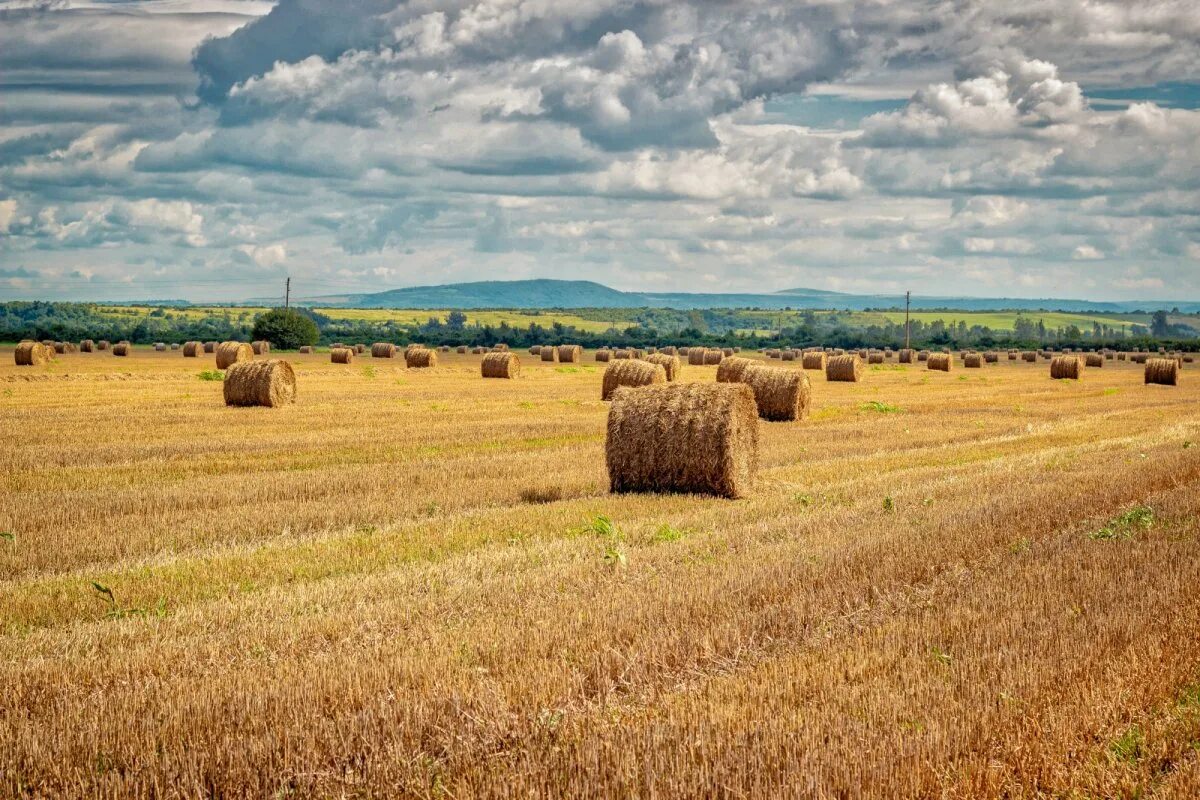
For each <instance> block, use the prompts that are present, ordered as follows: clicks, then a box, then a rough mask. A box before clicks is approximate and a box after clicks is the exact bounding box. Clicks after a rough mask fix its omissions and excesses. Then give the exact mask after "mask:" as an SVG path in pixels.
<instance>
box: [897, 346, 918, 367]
mask: <svg viewBox="0 0 1200 800" xmlns="http://www.w3.org/2000/svg"><path fill="white" fill-rule="evenodd" d="M898 352H899V358H900V363H901V364H911V363H913V362H914V361H916V360H917V351H916V350H913V349H912V348H911V347H903V348H901V349H900V350H899V351H898Z"/></svg>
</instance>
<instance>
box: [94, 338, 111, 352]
mask: <svg viewBox="0 0 1200 800" xmlns="http://www.w3.org/2000/svg"><path fill="white" fill-rule="evenodd" d="M110 347H112V345H111V344H109V342H108V340H107V339H101V340H100V341H98V342H96V349H97V350H107V349H108V348H110Z"/></svg>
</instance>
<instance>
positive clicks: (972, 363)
mask: <svg viewBox="0 0 1200 800" xmlns="http://www.w3.org/2000/svg"><path fill="white" fill-rule="evenodd" d="M963 366H964V367H966V368H967V369H979V368H980V367H982V366H983V356H982V355H980V354H979V353H967V354H966V355H965V356H963Z"/></svg>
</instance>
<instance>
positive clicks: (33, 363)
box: [13, 341, 54, 367]
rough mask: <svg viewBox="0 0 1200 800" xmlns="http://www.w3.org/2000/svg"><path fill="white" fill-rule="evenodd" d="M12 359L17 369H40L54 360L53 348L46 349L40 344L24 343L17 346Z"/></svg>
mask: <svg viewBox="0 0 1200 800" xmlns="http://www.w3.org/2000/svg"><path fill="white" fill-rule="evenodd" d="M13 358H14V359H15V360H16V362H17V366H18V367H40V366H41V365H42V364H49V363H50V359H52V358H54V348H51V347H46V345H44V344H42V343H41V342H33V341H25V342H21V343H19V344H18V345H17V349H16V351H15V352H14V353H13Z"/></svg>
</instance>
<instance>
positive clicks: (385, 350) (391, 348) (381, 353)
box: [371, 342, 398, 358]
mask: <svg viewBox="0 0 1200 800" xmlns="http://www.w3.org/2000/svg"><path fill="white" fill-rule="evenodd" d="M397 349H398V348H397V347H396V345H394V344H392V343H391V342H376V343H375V344H373V345H371V358H395V357H396V351H397Z"/></svg>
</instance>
